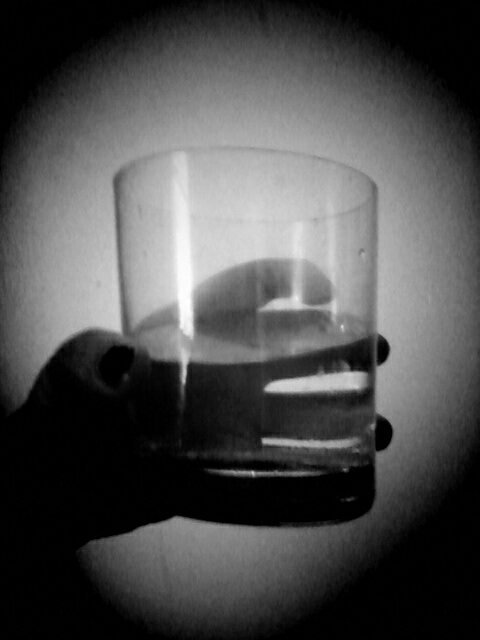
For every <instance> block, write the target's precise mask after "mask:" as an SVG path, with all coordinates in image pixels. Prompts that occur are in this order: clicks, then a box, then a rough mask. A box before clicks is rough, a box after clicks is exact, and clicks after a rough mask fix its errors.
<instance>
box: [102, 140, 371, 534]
mask: <svg viewBox="0 0 480 640" xmlns="http://www.w3.org/2000/svg"><path fill="white" fill-rule="evenodd" d="M115 196H116V207H117V221H118V243H119V264H120V273H121V287H122V310H123V324H124V331H125V332H126V333H127V334H128V335H130V336H131V337H133V338H134V340H135V341H136V342H138V343H139V344H141V345H142V346H143V347H145V348H146V349H147V350H148V352H149V355H150V357H151V358H152V366H151V373H150V377H149V379H148V380H147V381H146V382H145V384H144V387H143V388H142V390H141V393H139V395H138V399H137V402H136V406H135V415H136V421H137V425H138V430H139V441H140V442H141V444H142V447H143V450H144V452H145V454H146V455H149V456H154V457H157V458H158V464H159V465H160V464H166V463H167V462H171V461H174V463H175V468H176V469H177V471H178V473H176V479H175V483H176V489H177V490H178V496H179V505H180V507H179V508H180V511H181V513H183V515H189V516H193V517H199V518H206V519H213V520H220V521H228V522H248V523H254V524H287V523H302V522H303V523H304V522H325V521H338V520H345V519H350V518H353V517H357V516H359V515H361V514H362V513H364V512H365V511H367V510H368V509H369V508H370V506H371V505H372V502H373V498H374V485H375V482H374V463H375V435H374V429H375V366H376V348H377V345H376V253H377V246H376V241H377V233H376V188H375V185H374V183H373V182H372V181H371V180H370V179H369V178H368V177H367V176H365V175H364V174H362V173H360V172H357V171H355V170H353V169H350V168H348V167H346V166H342V165H339V164H337V163H334V162H330V161H328V160H323V159H320V158H317V157H313V156H306V155H300V154H294V153H280V152H273V151H263V150H253V149H231V148H219V149H204V150H202V149H198V150H189V151H173V152H168V153H164V154H159V155H156V156H152V157H150V158H146V159H142V160H138V161H136V162H133V163H132V164H130V165H128V166H127V167H125V168H124V169H122V170H121V171H120V172H119V173H118V174H117V176H116V178H115Z"/></svg>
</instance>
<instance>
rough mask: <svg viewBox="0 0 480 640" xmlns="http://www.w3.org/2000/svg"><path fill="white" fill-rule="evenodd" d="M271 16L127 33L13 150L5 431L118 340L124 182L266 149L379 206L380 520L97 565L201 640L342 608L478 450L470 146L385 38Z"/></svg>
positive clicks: (166, 533)
mask: <svg viewBox="0 0 480 640" xmlns="http://www.w3.org/2000/svg"><path fill="white" fill-rule="evenodd" d="M284 4H285V6H287V5H286V3H282V4H281V5H279V6H283V5H284ZM272 5H273V3H272V4H268V3H267V4H266V7H267V20H266V21H262V20H260V19H259V17H258V15H257V13H256V11H255V9H253V8H252V9H251V10H243V9H242V10H240V9H239V10H238V12H232V7H231V6H230V8H229V13H228V15H227V14H226V13H223V12H222V9H221V8H219V6H220V7H221V5H218V6H217V5H216V4H215V3H213V4H211V6H210V8H208V7H207V8H206V9H204V10H202V11H199V12H197V13H195V12H194V11H192V12H190V13H189V14H188V15H187V16H185V15H184V16H178V15H176V14H175V13H174V12H171V13H170V14H165V15H164V16H163V18H162V20H160V21H159V20H157V19H155V17H154V16H150V17H149V19H148V20H146V21H145V22H139V23H135V24H132V26H131V27H130V28H127V29H125V30H122V31H120V30H117V31H116V32H115V33H113V35H112V36H111V37H110V38H109V39H106V40H104V41H101V42H97V43H96V44H94V45H92V46H90V48H88V49H86V50H85V51H83V52H80V53H78V54H76V55H75V56H74V57H72V58H71V59H69V60H67V61H65V63H64V65H63V68H62V69H60V70H59V71H58V72H57V73H56V74H55V75H52V76H51V77H50V79H49V80H48V81H46V82H45V83H44V84H43V85H42V87H41V88H40V91H39V92H38V94H37V96H36V98H35V99H34V100H33V101H31V102H30V104H29V105H28V106H26V107H25V108H24V109H23V110H22V111H21V112H19V114H18V118H17V122H16V124H15V127H12V129H11V131H10V141H9V146H8V147H5V149H4V160H5V163H6V167H7V171H6V172H5V173H4V175H3V178H2V184H1V187H2V190H1V202H0V205H1V210H2V218H1V222H0V224H1V229H0V231H1V233H0V258H1V261H2V263H1V270H2V271H1V272H2V279H1V281H0V286H1V290H0V300H1V313H2V325H1V334H0V340H1V342H0V353H1V361H0V380H1V381H0V390H1V397H2V399H3V402H4V404H5V405H6V406H7V408H8V409H9V410H11V409H13V408H14V407H15V406H17V405H18V404H20V403H21V401H22V400H23V399H24V397H25V394H26V392H27V391H28V389H29V387H30V385H31V384H32V381H33V379H34V377H35V375H36V374H37V373H38V371H39V369H40V367H41V366H42V364H43V363H44V361H45V360H46V358H47V357H48V356H49V355H50V354H51V353H52V351H53V350H54V348H55V347H56V346H57V345H58V343H59V342H60V341H61V340H63V339H64V338H66V337H67V336H68V335H69V334H71V333H73V332H74V331H77V330H80V329H82V328H86V327H89V326H104V327H108V328H113V329H116V328H118V327H119V309H118V288H117V287H118V285H117V274H116V256H115V239H114V210H113V199H112V184H111V179H112V175H113V174H114V172H115V171H116V170H117V168H118V167H119V166H121V165H122V164H123V163H124V162H126V161H128V160H131V159H133V158H135V157H137V156H140V155H143V154H146V153H150V152H153V151H156V150H159V149H163V148H169V147H179V146H182V145H188V146H191V145H201V144H242V145H253V146H267V147H275V148H285V149H293V150H298V151H305V152H309V153H317V154H319V155H322V156H330V157H332V158H334V159H336V160H339V161H343V162H346V163H347V164H350V165H353V166H356V167H357V168H359V169H361V170H363V171H364V172H366V173H367V174H369V175H370V176H371V177H372V178H373V179H374V180H375V181H376V183H377V184H378V187H379V193H380V237H379V246H380V250H379V329H380V331H381V332H382V333H383V334H384V335H386V336H387V337H388V339H389V341H390V344H391V348H392V351H391V357H390V359H389V361H388V363H387V364H385V365H384V366H383V367H382V368H381V370H380V371H379V375H378V410H379V411H380V412H381V413H383V414H384V415H386V416H388V417H389V418H390V420H391V421H392V423H393V425H394V427H395V440H394V443H393V444H392V446H391V447H390V449H389V450H387V451H386V452H385V453H383V454H381V455H379V457H378V497H377V500H376V504H375V507H374V509H373V511H372V512H371V514H369V515H368V516H366V517H364V518H362V519H360V520H358V521H355V522H352V523H347V524H343V525H338V526H333V527H326V528H306V529H295V530H290V529H286V530H268V529H258V530H257V529H247V528H241V527H229V526H220V525H213V524H202V523H196V522H191V521H187V520H182V519H173V520H172V521H170V522H167V523H164V524H161V525H156V526H151V527H147V528H144V529H142V530H139V531H137V532H135V533H132V534H130V535H127V536H121V537H118V538H113V539H110V540H105V541H100V542H95V543H91V544H90V545H88V546H87V547H85V548H84V549H83V550H82V551H81V553H80V558H81V561H82V563H84V565H85V567H86V568H87V570H88V571H89V572H90V575H91V576H92V577H93V579H95V580H97V581H98V584H99V588H100V590H101V591H102V592H103V593H104V594H105V596H106V597H109V598H111V599H112V600H113V601H114V602H115V603H116V606H118V607H120V608H122V609H124V610H125V611H128V615H131V616H133V617H137V616H138V617H140V618H142V619H144V620H147V622H148V624H149V625H151V627H152V628H161V629H168V630H170V631H171V632H172V633H180V632H181V631H185V632H187V631H189V630H191V631H192V634H193V637H197V638H198V637H201V636H202V634H201V633H200V630H201V629H202V630H203V632H204V634H205V636H210V637H225V636H226V635H228V634H229V633H231V634H233V632H234V631H235V633H237V635H238V636H245V637H246V636H248V637H254V635H255V634H258V635H261V633H267V632H269V631H271V630H272V629H273V628H276V627H277V626H281V625H283V624H286V623H288V622H292V621H294V620H295V619H297V618H300V617H301V616H302V615H304V614H306V613H307V612H309V611H313V610H314V609H315V608H316V607H317V606H318V605H319V604H321V603H322V602H324V601H325V599H326V598H327V596H332V595H333V596H334V595H335V594H336V593H338V591H339V590H340V589H341V588H342V587H343V586H344V585H345V584H347V583H349V582H351V581H352V580H354V579H355V577H356V576H358V575H360V574H361V572H362V571H364V570H365V569H366V568H368V567H371V566H374V565H375V563H377V562H378V561H379V560H380V559H381V558H382V557H383V555H384V554H386V553H387V552H388V551H389V549H390V548H391V547H392V546H393V545H394V544H395V542H396V541H398V540H399V539H401V538H402V536H404V535H405V534H406V533H407V532H408V531H410V530H411V529H412V528H413V527H415V525H416V524H417V523H418V522H419V521H420V520H422V519H424V518H426V517H428V515H429V513H431V512H432V511H433V510H434V508H435V505H436V504H437V503H438V502H439V501H441V500H442V498H443V497H444V495H445V493H446V492H447V490H448V489H449V488H450V487H451V486H453V485H454V484H455V482H457V480H458V479H459V478H460V476H461V470H462V468H463V467H464V466H465V464H466V462H467V459H468V456H469V450H470V449H471V448H472V447H473V444H474V442H475V438H476V435H475V428H476V415H478V414H477V411H478V398H477V395H478V394H477V389H478V383H479V368H478V359H479V335H478V321H477V318H478V313H479V311H480V304H479V290H478V286H477V278H478V274H479V273H480V270H479V253H480V252H479V242H478V239H479V231H480V229H479V226H480V225H479V217H478V215H477V214H478V205H479V190H478V182H477V180H478V179H477V176H476V174H477V172H478V168H479V167H478V156H477V151H476V144H477V142H478V141H477V140H476V139H475V136H474V132H473V124H472V123H471V122H470V120H469V119H468V116H467V115H466V114H465V113H464V112H463V111H462V107H461V105H460V104H459V103H457V102H456V101H455V98H454V97H453V96H449V95H448V94H446V93H444V92H443V90H442V89H441V87H440V85H438V84H437V83H435V81H434V79H433V78H432V77H430V76H428V75H425V73H424V72H422V71H420V70H419V69H417V68H416V67H415V65H414V64H413V62H410V61H409V60H408V59H406V58H402V56H401V54H400V53H399V52H398V51H394V50H390V49H389V48H388V45H383V44H382V43H381V42H380V41H379V42H376V41H375V40H374V38H373V36H371V35H368V34H363V33H362V32H360V31H359V30H355V29H353V30H349V29H347V28H346V27H341V26H338V25H335V24H334V23H333V22H332V21H331V19H326V20H325V22H322V21H319V20H318V19H317V20H314V19H313V18H311V17H309V16H308V14H305V15H302V13H301V12H299V11H298V10H297V9H295V8H294V5H292V8H291V10H290V13H288V11H287V10H285V11H283V10H282V11H274V9H272ZM241 6H243V4H242V5H241Z"/></svg>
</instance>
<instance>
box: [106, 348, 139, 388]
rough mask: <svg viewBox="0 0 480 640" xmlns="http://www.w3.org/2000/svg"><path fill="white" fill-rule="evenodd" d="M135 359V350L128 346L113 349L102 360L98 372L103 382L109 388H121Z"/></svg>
mask: <svg viewBox="0 0 480 640" xmlns="http://www.w3.org/2000/svg"><path fill="white" fill-rule="evenodd" d="M134 357H135V349H134V348H133V347H129V346H128V345H116V346H114V347H111V348H110V349H109V350H108V351H107V352H106V353H105V354H104V355H103V356H102V358H101V360H100V362H99V365H98V370H99V373H100V377H101V378H102V380H103V382H104V383H105V384H107V385H108V386H109V387H113V388H116V387H118V386H120V384H121V382H122V381H123V379H124V378H125V376H126V375H127V374H128V372H129V371H130V369H131V367H132V365H133V359H134Z"/></svg>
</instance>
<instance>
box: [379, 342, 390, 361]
mask: <svg viewBox="0 0 480 640" xmlns="http://www.w3.org/2000/svg"><path fill="white" fill-rule="evenodd" d="M389 353H390V345H389V344H388V342H387V340H386V339H385V338H384V337H383V336H381V335H378V336H377V364H383V363H384V362H385V360H386V359H387V358H388V355H389Z"/></svg>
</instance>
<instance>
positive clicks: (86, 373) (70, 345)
mask: <svg viewBox="0 0 480 640" xmlns="http://www.w3.org/2000/svg"><path fill="white" fill-rule="evenodd" d="M149 368H150V358H149V356H148V354H147V352H146V351H145V350H144V349H143V348H141V347H140V346H138V345H136V344H134V343H133V342H132V341H131V340H130V339H128V338H126V337H125V336H123V335H121V334H119V333H115V332H113V331H106V330H104V329H89V330H86V331H83V332H81V333H78V334H76V335H74V336H72V337H71V338H69V339H68V340H67V341H66V342H64V343H63V344H62V345H61V346H60V347H59V349H58V350H57V351H56V352H55V353H54V355H53V356H52V357H51V358H50V360H49V361H48V362H47V364H46V365H45V367H44V368H43V369H42V371H41V372H40V374H39V376H38V378H37V380H36V382H35V384H34V386H33V389H32V391H31V393H30V395H29V402H30V403H33V404H36V405H40V406H42V407H44V408H47V409H61V408H68V409H69V410H70V411H72V410H73V409H74V407H73V406H72V403H73V405H77V406H80V407H82V408H83V407H84V406H85V405H84V403H87V404H88V405H89V404H90V403H92V402H93V403H96V404H108V405H117V404H120V403H122V402H124V401H125V400H126V399H127V398H128V397H129V396H131V395H133V394H134V393H135V391H136V389H137V388H138V387H139V386H140V385H141V383H142V381H143V380H145V378H146V376H147V375H148V371H149Z"/></svg>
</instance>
